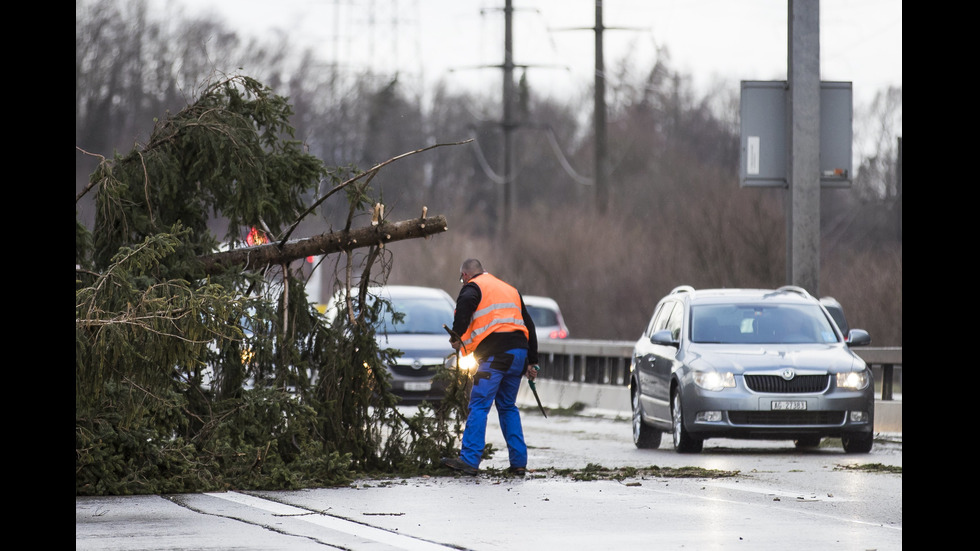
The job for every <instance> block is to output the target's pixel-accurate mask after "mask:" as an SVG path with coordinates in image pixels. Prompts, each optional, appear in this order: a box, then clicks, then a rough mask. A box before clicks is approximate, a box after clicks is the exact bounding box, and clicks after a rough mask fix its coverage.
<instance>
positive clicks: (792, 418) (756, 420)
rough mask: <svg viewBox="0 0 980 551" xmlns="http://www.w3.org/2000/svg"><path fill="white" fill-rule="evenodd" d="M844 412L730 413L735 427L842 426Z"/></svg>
mask: <svg viewBox="0 0 980 551" xmlns="http://www.w3.org/2000/svg"><path fill="white" fill-rule="evenodd" d="M844 413H845V412H843V411H729V412H728V420H729V421H731V422H732V423H733V424H735V425H842V424H844Z"/></svg>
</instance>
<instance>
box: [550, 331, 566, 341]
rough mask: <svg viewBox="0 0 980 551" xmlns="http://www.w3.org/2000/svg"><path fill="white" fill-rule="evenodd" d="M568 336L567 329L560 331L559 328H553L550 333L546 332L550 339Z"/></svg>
mask: <svg viewBox="0 0 980 551" xmlns="http://www.w3.org/2000/svg"><path fill="white" fill-rule="evenodd" d="M567 336H568V332H567V331H562V330H561V329H555V330H554V331H552V332H551V333H548V337H549V338H552V339H564V338H565V337H567Z"/></svg>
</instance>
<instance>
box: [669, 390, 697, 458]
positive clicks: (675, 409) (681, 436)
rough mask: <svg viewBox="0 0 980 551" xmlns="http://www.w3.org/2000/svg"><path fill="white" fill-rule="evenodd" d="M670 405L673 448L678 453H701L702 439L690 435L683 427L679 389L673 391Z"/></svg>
mask: <svg viewBox="0 0 980 551" xmlns="http://www.w3.org/2000/svg"><path fill="white" fill-rule="evenodd" d="M671 406H672V407H671V408H670V417H671V421H673V425H674V449H675V450H677V452H678V453H701V450H702V449H704V440H702V439H700V438H695V437H693V436H691V433H689V432H687V429H685V428H684V417H683V415H682V414H681V412H682V411H683V408H681V392H680V390H677V391H675V392H674V398H673V400H671Z"/></svg>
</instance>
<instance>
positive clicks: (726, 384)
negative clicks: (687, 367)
mask: <svg viewBox="0 0 980 551" xmlns="http://www.w3.org/2000/svg"><path fill="white" fill-rule="evenodd" d="M694 384H696V385H698V386H699V387H701V388H703V389H705V390H721V389H723V388H735V375H733V374H732V372H731V371H722V372H720V373H719V372H717V371H695V372H694Z"/></svg>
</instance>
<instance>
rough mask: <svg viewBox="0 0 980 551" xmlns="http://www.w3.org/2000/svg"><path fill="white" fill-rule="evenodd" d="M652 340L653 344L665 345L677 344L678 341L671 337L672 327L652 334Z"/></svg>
mask: <svg viewBox="0 0 980 551" xmlns="http://www.w3.org/2000/svg"><path fill="white" fill-rule="evenodd" d="M650 342H652V343H653V344H662V345H664V346H677V342H676V341H674V339H673V338H671V335H670V329H661V330H660V331H657V332H655V333H654V334H652V335H650Z"/></svg>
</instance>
